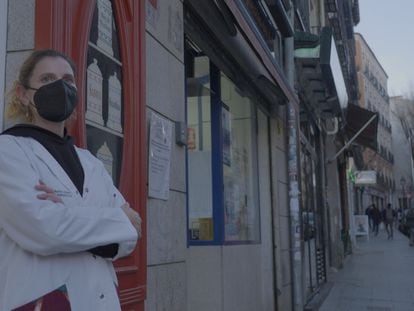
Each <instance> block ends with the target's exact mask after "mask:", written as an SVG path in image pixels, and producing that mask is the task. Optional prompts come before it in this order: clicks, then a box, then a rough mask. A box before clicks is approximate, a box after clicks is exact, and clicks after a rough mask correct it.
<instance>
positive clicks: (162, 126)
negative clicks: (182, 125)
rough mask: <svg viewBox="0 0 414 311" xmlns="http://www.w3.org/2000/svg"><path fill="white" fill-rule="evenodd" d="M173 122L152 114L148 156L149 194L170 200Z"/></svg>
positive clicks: (152, 196)
mask: <svg viewBox="0 0 414 311" xmlns="http://www.w3.org/2000/svg"><path fill="white" fill-rule="evenodd" d="M171 142H172V122H171V121H169V120H167V119H165V118H163V117H161V116H159V115H157V114H156V113H154V112H153V113H152V114H151V119H150V133H149V156H148V196H149V197H151V198H156V199H161V200H168V196H169V188H170V163H171Z"/></svg>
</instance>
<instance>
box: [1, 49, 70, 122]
mask: <svg viewBox="0 0 414 311" xmlns="http://www.w3.org/2000/svg"><path fill="white" fill-rule="evenodd" d="M45 57H60V58H63V59H64V60H66V61H67V62H68V63H69V65H70V66H71V67H72V70H73V73H74V74H75V72H76V68H75V65H74V63H73V61H72V60H71V59H70V58H69V57H67V56H66V55H65V54H63V53H61V52H59V51H56V50H36V51H34V52H32V54H30V56H29V57H28V58H27V59H26V60H25V61H24V63H23V65H22V66H21V67H20V71H19V78H18V80H16V81H14V83H13V86H12V88H11V90H10V91H9V92H8V93H7V108H6V117H7V118H10V119H14V120H19V121H22V122H28V123H32V122H33V120H34V109H35V108H34V107H33V106H32V105H25V104H24V103H23V102H22V100H21V99H20V98H19V96H18V95H17V88H18V87H25V88H27V87H28V86H29V81H30V78H31V77H32V74H33V70H34V68H35V67H36V65H37V63H38V62H39V61H41V60H42V59H43V58H45Z"/></svg>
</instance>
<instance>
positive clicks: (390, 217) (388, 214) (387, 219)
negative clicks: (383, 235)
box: [383, 203, 395, 240]
mask: <svg viewBox="0 0 414 311" xmlns="http://www.w3.org/2000/svg"><path fill="white" fill-rule="evenodd" d="M394 214H395V213H394V210H393V209H392V207H391V203H388V204H387V207H386V208H385V209H384V210H383V219H384V223H385V230H387V233H388V239H389V240H390V239H392V238H393V236H394V232H393V228H392V227H393V223H394Z"/></svg>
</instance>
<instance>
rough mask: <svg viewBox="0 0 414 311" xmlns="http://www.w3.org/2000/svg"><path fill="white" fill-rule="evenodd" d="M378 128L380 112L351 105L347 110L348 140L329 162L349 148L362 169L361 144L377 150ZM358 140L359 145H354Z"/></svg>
mask: <svg viewBox="0 0 414 311" xmlns="http://www.w3.org/2000/svg"><path fill="white" fill-rule="evenodd" d="M377 129H378V113H375V112H372V111H369V110H367V109H364V108H361V107H359V106H357V105H349V106H348V109H347V112H346V125H345V128H344V130H345V134H346V136H348V139H349V140H348V142H347V143H346V144H345V145H344V146H343V147H342V148H341V149H340V150H339V151H338V152H337V153H336V154H335V155H334V156H333V157H332V158H330V159H328V160H327V163H331V162H332V161H334V160H335V159H336V158H337V157H338V156H339V155H340V154H341V153H343V152H344V151H345V150H347V149H348V148H349V149H350V150H351V151H352V152H353V154H354V156H357V157H358V158H359V159H358V162H359V165H358V168H359V169H362V166H363V159H362V152H361V151H362V150H361V146H364V147H368V148H371V149H373V150H375V151H376V150H377ZM353 142H356V143H357V145H353Z"/></svg>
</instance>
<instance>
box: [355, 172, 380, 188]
mask: <svg viewBox="0 0 414 311" xmlns="http://www.w3.org/2000/svg"><path fill="white" fill-rule="evenodd" d="M376 183H377V173H376V172H375V171H356V172H355V185H357V186H358V185H375V184H376Z"/></svg>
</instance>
